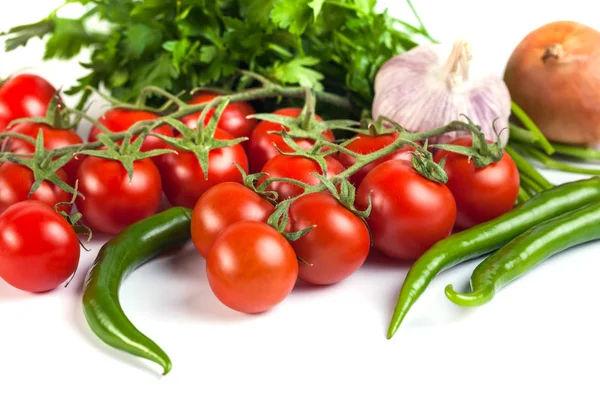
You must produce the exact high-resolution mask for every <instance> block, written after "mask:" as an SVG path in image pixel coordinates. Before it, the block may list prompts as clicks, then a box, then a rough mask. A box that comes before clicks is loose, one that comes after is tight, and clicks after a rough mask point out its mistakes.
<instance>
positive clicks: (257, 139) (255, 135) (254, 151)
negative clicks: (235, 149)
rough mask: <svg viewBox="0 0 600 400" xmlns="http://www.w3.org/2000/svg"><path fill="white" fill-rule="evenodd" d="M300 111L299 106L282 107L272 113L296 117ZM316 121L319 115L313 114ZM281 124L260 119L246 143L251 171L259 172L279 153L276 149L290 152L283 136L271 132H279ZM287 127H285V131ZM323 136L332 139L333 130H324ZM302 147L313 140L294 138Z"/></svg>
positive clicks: (305, 146) (310, 143)
mask: <svg viewBox="0 0 600 400" xmlns="http://www.w3.org/2000/svg"><path fill="white" fill-rule="evenodd" d="M301 112H302V109H301V108H282V109H280V110H277V111H275V112H274V113H273V114H277V115H283V116H287V117H297V116H299V115H300V113H301ZM315 118H316V119H317V120H318V121H322V119H321V117H319V116H318V115H316V116H315ZM282 128H283V126H282V125H280V124H275V123H273V122H267V121H260V122H259V123H258V125H256V128H254V131H253V132H252V136H250V140H249V141H248V143H247V149H248V160H249V161H250V171H251V172H252V173H256V172H260V170H262V168H263V167H264V166H265V164H266V163H267V162H268V161H269V160H270V159H271V158H273V157H275V156H276V155H279V152H278V151H277V149H279V150H281V151H283V152H291V151H292V148H290V146H288V145H287V144H285V142H284V141H283V138H282V137H281V136H280V135H276V134H273V133H271V132H281V130H282ZM287 130H288V129H287V128H286V131H287ZM322 135H323V137H324V138H325V139H327V140H333V139H334V136H333V132H331V131H325V132H323V133H322ZM294 141H295V142H296V143H298V145H299V146H300V147H301V148H303V149H310V147H311V146H312V145H313V144H314V141H313V140H310V139H295V140H294Z"/></svg>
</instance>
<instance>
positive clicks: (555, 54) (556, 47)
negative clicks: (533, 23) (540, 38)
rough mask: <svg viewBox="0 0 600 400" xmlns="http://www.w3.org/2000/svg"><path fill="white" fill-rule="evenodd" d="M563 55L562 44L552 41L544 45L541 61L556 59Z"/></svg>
mask: <svg viewBox="0 0 600 400" xmlns="http://www.w3.org/2000/svg"><path fill="white" fill-rule="evenodd" d="M564 55H565V49H564V48H563V47H562V45H560V44H558V43H554V44H551V45H549V46H548V47H546V50H544V54H543V55H542V62H543V63H544V64H545V63H547V62H548V61H558V60H560V59H561V58H563V57H564Z"/></svg>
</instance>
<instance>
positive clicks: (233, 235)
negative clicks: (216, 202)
mask: <svg viewBox="0 0 600 400" xmlns="http://www.w3.org/2000/svg"><path fill="white" fill-rule="evenodd" d="M206 275H207V277H208V283H209V285H210V287H211V289H212V291H213V293H214V294H215V296H217V298H218V299H219V300H220V301H221V302H222V303H223V304H225V305H226V306H227V307H229V308H231V309H234V310H237V311H240V312H243V313H261V312H264V311H267V310H269V309H271V308H273V307H274V306H276V305H277V304H279V303H281V302H282V301H283V300H284V299H285V298H286V297H287V296H288V295H289V294H290V292H291V291H292V289H293V288H294V285H295V283H296V280H297V278H298V261H297V259H296V254H295V253H294V249H293V248H292V246H291V245H290V244H289V243H288V241H287V240H286V239H285V238H284V237H283V235H281V234H280V233H279V232H277V231H276V230H275V229H273V228H272V227H270V226H269V225H267V224H265V223H262V222H258V221H240V222H236V223H235V224H233V225H231V226H229V227H228V228H227V229H225V230H224V231H223V232H221V234H220V235H219V236H218V237H217V239H216V240H215V243H214V244H213V246H212V248H211V249H210V252H209V254H208V259H207V261H206Z"/></svg>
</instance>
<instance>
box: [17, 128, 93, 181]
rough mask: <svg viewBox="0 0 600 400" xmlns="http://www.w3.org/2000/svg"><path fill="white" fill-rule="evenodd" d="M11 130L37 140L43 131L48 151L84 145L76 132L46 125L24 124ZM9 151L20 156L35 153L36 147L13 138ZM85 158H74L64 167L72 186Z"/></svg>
mask: <svg viewBox="0 0 600 400" xmlns="http://www.w3.org/2000/svg"><path fill="white" fill-rule="evenodd" d="M10 130H11V131H12V132H18V133H22V134H23V135H27V136H29V137H31V138H32V139H36V138H37V136H38V134H39V132H40V130H41V131H42V134H43V136H44V147H45V148H46V149H48V150H55V149H60V148H61V147H65V146H72V145H77V144H82V143H83V140H82V139H81V137H80V136H79V135H78V134H77V133H76V132H75V131H72V130H70V129H54V128H52V127H51V126H48V125H46V124H38V123H33V122H24V123H22V124H18V125H15V126H13V127H12V128H11V129H10ZM8 149H9V151H11V152H13V153H19V154H24V153H33V152H34V151H35V146H34V145H33V144H31V143H28V142H26V141H25V140H20V139H16V138H11V139H10V145H9V147H8ZM84 158H85V156H77V157H74V158H73V159H72V160H71V161H69V162H68V163H67V164H66V165H65V166H64V167H63V169H64V170H65V172H66V173H67V175H68V177H69V183H70V184H71V185H73V184H74V183H75V178H76V176H77V169H78V168H79V165H80V164H81V162H82V161H83V159H84Z"/></svg>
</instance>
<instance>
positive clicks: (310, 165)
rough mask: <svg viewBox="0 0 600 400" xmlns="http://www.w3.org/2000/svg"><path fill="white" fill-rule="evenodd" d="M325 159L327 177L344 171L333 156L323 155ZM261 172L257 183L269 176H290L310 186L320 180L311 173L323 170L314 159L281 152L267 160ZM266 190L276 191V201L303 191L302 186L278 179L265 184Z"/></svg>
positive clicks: (321, 172) (318, 182)
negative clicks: (261, 175)
mask: <svg viewBox="0 0 600 400" xmlns="http://www.w3.org/2000/svg"><path fill="white" fill-rule="evenodd" d="M325 161H326V164H327V177H328V178H331V177H333V176H335V175H338V174H339V173H341V172H342V171H344V167H343V166H342V164H340V162H339V161H338V160H336V159H335V158H333V157H325ZM261 172H264V173H265V174H266V175H264V176H263V177H262V178H260V180H259V181H258V184H259V185H260V184H261V183H262V182H264V181H265V180H266V179H269V178H290V179H295V180H298V181H300V182H304V183H306V184H308V185H311V186H316V185H319V184H321V181H320V180H319V178H317V177H316V176H315V175H313V173H318V174H323V170H322V169H321V167H320V166H319V163H318V162H316V161H315V160H311V159H310V158H306V157H303V156H286V155H283V154H280V155H278V156H275V157H273V158H272V159H271V160H269V162H268V163H267V164H265V166H264V168H263V169H262V171H261ZM267 190H269V191H275V192H277V194H278V196H277V200H278V201H281V200H285V199H289V198H292V197H296V196H298V195H300V194H302V192H303V189H302V187H300V186H298V185H296V184H294V183H290V182H279V181H276V182H272V183H270V184H269V185H268V186H267Z"/></svg>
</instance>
